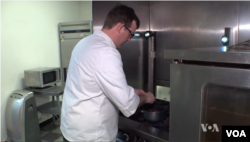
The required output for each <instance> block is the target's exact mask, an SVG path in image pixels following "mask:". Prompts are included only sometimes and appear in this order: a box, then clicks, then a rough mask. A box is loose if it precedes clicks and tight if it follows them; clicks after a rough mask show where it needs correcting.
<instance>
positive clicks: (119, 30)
mask: <svg viewBox="0 0 250 142" xmlns="http://www.w3.org/2000/svg"><path fill="white" fill-rule="evenodd" d="M115 26H116V30H117V31H118V32H119V33H120V32H121V30H122V27H123V24H122V23H119V22H118V23H117V24H116V25H115Z"/></svg>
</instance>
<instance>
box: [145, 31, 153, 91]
mask: <svg viewBox="0 0 250 142" xmlns="http://www.w3.org/2000/svg"><path fill="white" fill-rule="evenodd" d="M148 46H149V48H148V54H147V55H148V92H152V93H155V86H154V84H155V38H154V36H152V37H149V38H148Z"/></svg>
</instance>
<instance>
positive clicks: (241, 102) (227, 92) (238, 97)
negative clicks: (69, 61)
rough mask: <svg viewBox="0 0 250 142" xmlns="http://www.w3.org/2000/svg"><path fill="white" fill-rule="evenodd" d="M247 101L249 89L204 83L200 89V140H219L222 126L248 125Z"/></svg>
mask: <svg viewBox="0 0 250 142" xmlns="http://www.w3.org/2000/svg"><path fill="white" fill-rule="evenodd" d="M249 102H250V89H246V88H240V87H236V86H234V87H230V86H223V85H216V84H207V85H205V86H204V87H203V89H202V104H201V106H202V107H201V130H200V141H201V142H205V141H206V142H209V141H221V137H222V133H221V130H222V126H227V125H229V126H230V125H231V126H232V125H235V126H247V125H248V126H249V125H250V111H249V110H250V103H249ZM205 131H206V132H205Z"/></svg>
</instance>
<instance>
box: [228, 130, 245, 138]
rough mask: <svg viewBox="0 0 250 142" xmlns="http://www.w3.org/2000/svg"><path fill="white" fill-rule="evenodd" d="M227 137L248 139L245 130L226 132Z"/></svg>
mask: <svg viewBox="0 0 250 142" xmlns="http://www.w3.org/2000/svg"><path fill="white" fill-rule="evenodd" d="M226 133H227V136H228V137H231V136H233V137H246V133H245V131H244V130H241V131H239V130H226Z"/></svg>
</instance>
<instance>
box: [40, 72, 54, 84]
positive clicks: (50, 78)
mask: <svg viewBox="0 0 250 142" xmlns="http://www.w3.org/2000/svg"><path fill="white" fill-rule="evenodd" d="M54 81H56V71H51V72H46V73H43V83H44V84H47V83H51V82H54Z"/></svg>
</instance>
